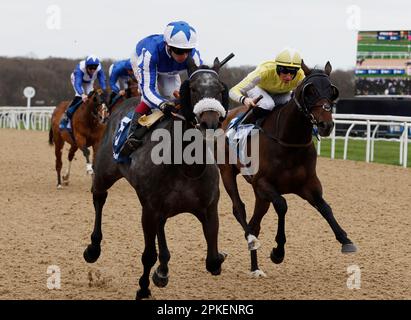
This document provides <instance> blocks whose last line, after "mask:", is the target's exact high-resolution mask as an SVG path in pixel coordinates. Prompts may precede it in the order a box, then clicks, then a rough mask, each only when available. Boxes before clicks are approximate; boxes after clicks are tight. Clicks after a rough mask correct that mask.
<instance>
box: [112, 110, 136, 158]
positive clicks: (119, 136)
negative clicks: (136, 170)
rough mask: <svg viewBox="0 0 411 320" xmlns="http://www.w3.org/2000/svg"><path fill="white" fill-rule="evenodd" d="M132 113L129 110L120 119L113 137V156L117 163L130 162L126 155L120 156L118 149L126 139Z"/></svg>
mask: <svg viewBox="0 0 411 320" xmlns="http://www.w3.org/2000/svg"><path fill="white" fill-rule="evenodd" d="M133 114H134V111H130V112H129V113H128V114H127V115H126V116H125V117H124V118H123V119H121V121H120V123H119V125H118V128H117V130H116V134H115V135H114V137H113V158H114V160H115V161H116V162H117V163H130V161H131V159H130V157H128V156H120V150H121V148H122V146H123V144H124V142H125V141H126V140H127V136H128V131H129V129H130V125H131V120H132V119H133Z"/></svg>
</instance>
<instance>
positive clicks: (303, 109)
mask: <svg viewBox="0 0 411 320" xmlns="http://www.w3.org/2000/svg"><path fill="white" fill-rule="evenodd" d="M314 77H328V76H327V75H326V74H323V73H314V74H311V75H309V76H308V77H306V78H305V79H304V80H303V83H304V82H307V81H308V80H309V79H311V78H314ZM312 84H313V83H312V82H307V83H305V84H304V86H303V88H302V90H301V93H302V103H300V102H299V101H298V99H297V95H296V94H294V92H293V93H292V100H293V102H294V103H295V104H296V106H297V108H298V110H299V111H301V112H302V113H303V114H304V116H305V117H307V118H308V120H309V121H310V122H311V124H312V125H313V126H315V127H317V126H318V122H317V120H316V119H315V117H314V115H313V114H312V112H310V110H311V109H309V108H308V107H307V105H306V103H305V100H304V92H305V89H306V88H307V87H308V86H309V85H312ZM320 98H321V97H320ZM321 107H322V108H323V109H324V110H325V111H331V105H330V104H326V103H324V104H323V105H322V106H321ZM282 110H283V108H281V109H280V111H279V112H278V115H277V121H276V126H275V133H277V132H278V128H279V126H280V117H281V112H282ZM258 129H259V130H260V131H261V132H262V133H264V134H265V135H266V136H268V137H269V138H271V139H273V140H275V141H276V142H277V143H278V144H280V145H282V146H284V147H289V148H306V147H309V146H310V145H311V144H312V142H313V139H312V138H311V139H310V141H308V142H307V143H302V144H299V143H287V142H284V141H282V140H281V139H279V138H277V137H276V136H273V135H272V134H270V133H268V132H266V131H265V130H264V129H263V128H262V127H260V126H258ZM315 134H316V137H317V140H320V138H319V136H318V133H317V131H316V132H315Z"/></svg>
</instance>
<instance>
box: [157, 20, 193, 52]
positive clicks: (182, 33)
mask: <svg viewBox="0 0 411 320" xmlns="http://www.w3.org/2000/svg"><path fill="white" fill-rule="evenodd" d="M164 40H165V42H166V43H167V44H168V45H169V46H170V47H174V48H180V49H193V48H195V47H196V46H197V32H196V30H195V29H194V28H193V27H191V26H190V25H189V24H188V23H187V22H185V21H175V22H170V23H169V24H168V25H167V27H166V29H165V30H164Z"/></svg>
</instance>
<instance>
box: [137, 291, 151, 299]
mask: <svg viewBox="0 0 411 320" xmlns="http://www.w3.org/2000/svg"><path fill="white" fill-rule="evenodd" d="M150 297H151V291H150V289H148V288H147V289H139V290H138V291H137V294H136V300H141V299H150Z"/></svg>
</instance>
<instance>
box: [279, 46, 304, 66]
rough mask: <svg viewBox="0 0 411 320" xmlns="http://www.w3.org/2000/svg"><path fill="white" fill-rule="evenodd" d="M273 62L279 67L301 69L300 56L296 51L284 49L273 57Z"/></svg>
mask: <svg viewBox="0 0 411 320" xmlns="http://www.w3.org/2000/svg"><path fill="white" fill-rule="evenodd" d="M275 62H276V63H277V65H279V66H284V67H295V68H301V55H300V53H299V52H298V51H295V50H292V49H284V50H283V51H281V52H280V53H279V54H278V55H277V56H276V57H275Z"/></svg>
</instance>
